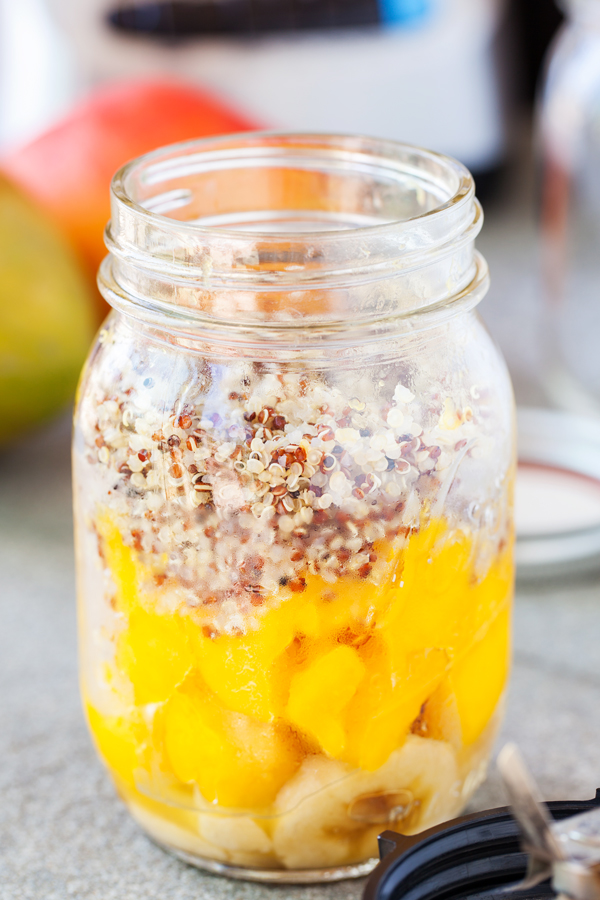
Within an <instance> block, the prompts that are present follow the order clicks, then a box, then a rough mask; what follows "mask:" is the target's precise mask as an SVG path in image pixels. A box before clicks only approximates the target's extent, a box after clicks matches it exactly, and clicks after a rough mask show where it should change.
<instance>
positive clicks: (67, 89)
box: [0, 0, 85, 146]
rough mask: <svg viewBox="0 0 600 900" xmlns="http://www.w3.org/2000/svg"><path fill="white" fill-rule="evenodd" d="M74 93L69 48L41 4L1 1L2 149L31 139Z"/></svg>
mask: <svg viewBox="0 0 600 900" xmlns="http://www.w3.org/2000/svg"><path fill="white" fill-rule="evenodd" d="M82 2H85V0H82ZM74 92H75V79H74V71H73V64H72V60H71V56H70V50H69V45H68V43H67V41H66V40H65V38H64V36H63V34H62V33H61V32H60V30H59V28H58V27H57V26H56V24H55V22H54V21H53V20H52V17H51V15H50V13H49V11H48V9H47V7H46V5H45V3H44V0H0V146H4V145H7V144H15V143H18V142H20V141H25V140H27V139H29V138H30V137H33V136H34V135H35V134H36V133H37V132H38V131H40V130H41V129H43V128H44V127H45V126H47V125H49V124H50V123H51V122H52V121H53V120H54V119H55V118H56V117H57V116H58V115H59V114H60V113H61V112H62V111H63V110H64V109H66V108H67V106H68V105H69V103H70V102H71V100H72V98H73V96H74Z"/></svg>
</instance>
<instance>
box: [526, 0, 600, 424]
mask: <svg viewBox="0 0 600 900" xmlns="http://www.w3.org/2000/svg"><path fill="white" fill-rule="evenodd" d="M564 5H565V12H566V13H567V20H566V22H565V24H564V26H563V28H562V30H561V32H560V33H559V35H558V37H557V40H556V41H555V44H554V47H553V49H552V52H551V54H550V57H549V60H548V68H547V73H546V80H545V84H544V88H543V92H542V98H541V104H540V115H539V117H538V143H539V150H540V157H541V166H542V172H541V175H542V205H541V220H540V226H541V249H542V270H541V271H542V279H543V282H542V287H543V296H544V300H545V313H546V334H545V341H544V361H545V366H544V372H543V375H544V384H545V386H546V388H547V390H548V393H549V395H550V399H551V400H552V401H554V403H555V404H556V405H558V406H560V407H562V408H564V409H566V410H568V411H569V412H574V413H580V414H584V415H588V414H590V415H592V416H594V417H597V416H598V415H600V357H599V356H598V351H597V344H598V335H599V334H600V307H599V306H598V281H599V279H600V257H599V255H598V245H599V242H600V0H565V4H564Z"/></svg>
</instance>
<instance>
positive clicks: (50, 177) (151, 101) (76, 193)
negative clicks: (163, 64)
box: [0, 79, 257, 321]
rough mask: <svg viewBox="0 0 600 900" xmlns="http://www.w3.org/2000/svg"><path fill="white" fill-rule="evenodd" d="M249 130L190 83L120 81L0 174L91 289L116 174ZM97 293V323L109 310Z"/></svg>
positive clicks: (20, 152) (16, 155)
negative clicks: (137, 162)
mask: <svg viewBox="0 0 600 900" xmlns="http://www.w3.org/2000/svg"><path fill="white" fill-rule="evenodd" d="M256 127H257V125H256V123H253V122H251V121H250V120H249V119H247V118H245V117H244V116H243V115H241V114H239V113H238V112H236V111H234V110H231V109H229V108H228V107H227V106H225V105H224V104H222V103H220V102H219V101H217V100H216V99H214V98H213V97H211V96H210V95H209V94H207V93H206V92H204V91H202V90H200V89H199V88H197V87H195V86H194V85H187V84H182V83H177V82H173V81H167V80H164V79H161V80H159V79H154V80H146V81H135V82H126V83H123V82H120V83H116V84H113V85H110V86H108V87H104V88H102V89H100V90H98V91H96V92H95V93H93V94H92V95H91V96H90V97H88V98H87V99H86V100H84V101H83V102H82V103H81V104H79V105H78V106H77V107H76V108H75V109H74V110H73V111H72V112H71V113H70V114H69V115H68V116H67V117H66V118H65V119H63V120H62V121H61V122H59V123H58V124H57V125H56V126H55V127H54V128H52V129H50V130H49V131H46V132H45V133H44V134H42V135H41V136H40V137H38V138H37V139H36V140H34V141H32V142H31V143H30V144H28V145H27V146H25V147H20V148H18V149H17V150H15V151H13V152H12V153H10V154H9V155H7V156H5V157H4V158H3V159H2V160H0V169H2V170H3V171H4V172H6V173H7V174H8V176H9V177H10V178H11V179H12V180H14V181H15V182H16V183H17V184H19V185H20V186H21V187H22V189H23V190H24V191H25V192H26V193H27V194H29V195H30V196H31V197H32V198H33V199H34V200H35V202H36V203H37V204H39V205H40V206H41V207H42V208H43V209H45V210H46V212H47V213H48V215H49V216H50V217H51V218H52V220H53V221H54V222H55V223H56V224H57V226H59V227H60V228H61V229H62V230H63V231H64V233H65V234H66V236H67V237H68V239H69V241H70V242H71V244H72V246H73V247H74V249H75V251H76V252H77V254H78V255H79V257H80V258H81V260H82V262H83V263H84V265H85V267H86V269H87V271H88V273H89V277H90V279H91V280H92V281H93V283H94V285H95V281H96V272H97V270H98V266H99V265H100V262H101V261H102V259H103V257H104V256H105V255H106V248H105V246H104V228H105V226H106V223H107V222H108V220H109V218H110V196H109V188H110V181H111V178H112V176H113V175H114V173H115V172H116V171H117V169H119V168H120V167H121V166H122V165H124V164H125V163H126V162H128V161H129V160H131V159H134V158H135V157H136V156H140V155H141V154H143V153H148V152H149V151H151V150H155V149H156V148H157V147H161V146H164V145H165V144H174V143H177V142H179V141H187V140H192V139H194V138H201V137H207V136H210V135H217V134H227V133H231V132H237V131H248V130H251V129H254V128H256ZM96 296H97V300H98V315H97V319H98V321H100V319H101V318H103V317H104V315H105V314H106V312H107V311H108V307H107V305H106V304H105V303H104V301H103V300H101V298H100V295H99V294H96Z"/></svg>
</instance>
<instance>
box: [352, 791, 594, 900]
mask: <svg viewBox="0 0 600 900" xmlns="http://www.w3.org/2000/svg"><path fill="white" fill-rule="evenodd" d="M547 806H548V809H549V811H550V814H551V815H552V817H553V818H554V819H565V818H568V817H569V816H574V815H576V814H577V813H581V812H586V811H587V810H589V809H593V808H594V807H596V806H600V790H598V791H597V792H596V796H595V798H594V799H593V800H561V801H555V802H551V803H548V804H547ZM379 852H380V856H381V859H382V862H381V863H380V864H379V865H378V866H377V868H376V869H375V871H374V872H373V874H372V875H371V877H370V878H369V880H368V882H367V885H366V888H365V892H364V895H363V898H364V900H459V898H460V900H466V898H469V900H483V898H485V900H496V898H500V897H504V900H506V894H505V891H506V888H507V887H508V886H509V885H510V884H514V883H516V882H519V881H521V880H522V879H523V878H524V876H525V871H526V868H527V856H526V854H525V853H523V852H522V850H521V832H520V830H519V825H518V824H517V822H516V821H515V819H514V818H513V816H512V814H511V811H510V808H509V807H507V806H503V807H500V808H498V809H492V810H488V811H487V812H485V813H474V814H472V815H468V816H461V817H460V818H459V819H452V821H450V822H446V823H444V824H442V825H437V826H436V827H435V828H430V829H428V830H427V831H423V832H421V834H416V835H410V836H407V835H402V834H397V833H396V832H394V831H384V832H383V834H381V835H380V836H379ZM551 896H553V894H552V889H551V887H550V884H549V883H547V882H545V883H543V884H541V885H539V886H538V887H537V888H534V889H532V890H527V891H514V892H512V893H511V897H512V898H514V900H519V898H523V900H524V898H527V900H537V898H543V897H551Z"/></svg>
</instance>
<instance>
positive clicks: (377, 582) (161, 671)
mask: <svg viewBox="0 0 600 900" xmlns="http://www.w3.org/2000/svg"><path fill="white" fill-rule="evenodd" d="M481 221H482V217H481V211H480V208H479V205H478V203H477V201H476V200H475V197H474V188H473V182H472V179H471V176H470V175H469V173H468V171H467V170H466V169H464V168H463V167H462V166H461V165H459V164H458V163H456V162H454V161H453V160H450V159H448V158H445V157H441V156H438V155H436V154H434V153H430V152H427V151H424V150H418V149H415V148H411V147H407V146H403V145H398V144H394V143H390V142H382V141H376V140H369V139H365V138H351V137H346V138H342V137H324V136H302V135H283V136H282V135H248V136H245V135H244V136H240V137H232V138H223V139H215V140H209V141H203V142H198V143H193V144H187V145H179V146H175V147H171V148H166V149H164V150H160V151H157V152H156V153H154V154H151V155H149V156H147V157H144V158H142V159H140V160H137V161H135V162H133V163H131V164H129V165H128V166H126V167H125V168H124V169H123V170H122V171H121V172H120V173H118V175H117V176H116V177H115V179H114V182H113V186H112V220H111V223H110V226H109V228H108V231H107V240H108V246H109V249H110V255H109V257H107V259H106V260H105V262H104V264H103V266H102V269H101V273H100V285H101V288H102V291H103V293H104V295H105V297H106V298H107V299H108V300H109V301H110V303H111V304H112V305H113V307H114V312H113V313H112V314H111V316H110V317H109V319H108V320H107V322H106V324H105V326H104V328H103V329H102V331H101V333H100V337H99V340H98V343H97V346H96V347H95V348H94V350H93V351H92V354H91V356H90V360H89V362H88V364H87V368H86V370H85V372H84V375H83V379H82V382H81V387H80V393H79V401H78V409H77V414H76V428H75V437H74V466H75V507H76V520H77V525H76V528H77V553H78V570H79V602H80V634H81V671H82V690H83V695H84V699H85V706H86V710H87V715H88V720H89V725H90V728H91V731H92V733H93V736H94V740H95V743H96V746H97V748H98V751H99V753H100V755H101V757H102V758H103V760H104V762H105V763H106V765H107V766H108V768H109V770H110V771H111V774H112V776H113V778H114V780H115V783H116V785H117V787H118V790H119V793H120V794H121V796H122V797H123V799H124V800H125V802H126V804H127V806H128V807H129V809H130V811H131V813H132V814H133V816H134V817H135V818H136V820H137V821H138V822H139V823H140V824H141V825H142V826H143V827H144V828H145V829H146V830H147V831H148V832H149V833H150V834H151V835H152V837H153V838H154V839H155V840H157V841H158V842H159V843H161V844H163V845H164V846H166V847H168V848H170V849H171V850H173V851H174V852H176V853H178V854H179V855H181V856H183V857H184V858H185V859H187V860H188V861H191V862H194V863H196V864H197V865H200V866H203V867H205V868H209V869H211V870H213V871H223V872H227V873H229V874H232V875H235V876H238V877H246V878H255V879H264V880H283V881H294V880H296V881H311V880H312V881H317V880H328V879H329V880H332V879H335V878H340V877H347V876H348V875H358V874H361V873H364V872H366V871H367V870H368V869H369V868H370V867H371V866H372V865H373V858H374V857H375V856H376V836H377V834H378V832H380V831H381V830H383V829H384V828H385V826H386V825H388V824H394V825H395V826H397V827H401V828H402V830H403V831H406V832H409V833H410V832H416V831H419V830H421V829H423V828H427V827H428V826H430V825H433V824H435V823H437V822H439V821H441V820H443V819H445V818H447V817H450V816H453V815H455V814H456V813H457V812H458V811H459V810H460V809H461V807H462V806H463V805H464V804H465V802H466V801H467V800H468V798H469V797H470V796H471V794H472V793H473V790H474V789H475V787H476V786H477V785H478V784H479V783H480V781H481V779H482V778H483V776H484V773H485V766H486V761H487V758H488V754H489V752H490V748H491V743H492V740H493V738H494V735H495V732H496V728H497V724H498V721H499V717H500V709H501V700H502V696H503V692H504V686H505V681H506V678H507V672H508V665H509V619H510V600H511V592H512V525H511V520H512V512H511V506H512V499H511V488H512V481H513V463H514V461H513V410H512V394H511V389H510V384H509V380H508V376H507V373H506V370H505V367H504V364H503V362H502V359H501V358H500V356H499V354H498V352H497V350H496V348H495V347H494V345H493V344H492V342H491V340H490V338H489V336H488V335H487V333H486V331H485V329H484V328H483V326H482V324H481V322H480V320H479V319H478V317H477V315H476V314H475V312H474V307H475V305H476V304H477V303H478V301H479V300H480V299H481V298H482V296H483V295H484V293H485V291H486V288H487V268H486V265H485V263H484V261H483V259H482V258H481V257H480V256H479V255H478V254H476V253H475V250H474V239H475V236H476V234H477V233H478V231H479V228H480V226H481Z"/></svg>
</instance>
